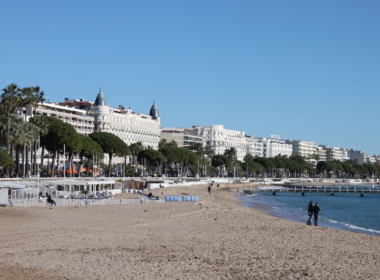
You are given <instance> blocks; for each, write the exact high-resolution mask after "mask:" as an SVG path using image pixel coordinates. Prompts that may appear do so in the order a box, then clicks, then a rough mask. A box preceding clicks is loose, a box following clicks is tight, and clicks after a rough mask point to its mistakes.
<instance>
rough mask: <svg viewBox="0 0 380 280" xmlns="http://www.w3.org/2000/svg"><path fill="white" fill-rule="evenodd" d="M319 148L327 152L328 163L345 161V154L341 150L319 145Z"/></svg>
mask: <svg viewBox="0 0 380 280" xmlns="http://www.w3.org/2000/svg"><path fill="white" fill-rule="evenodd" d="M319 147H320V148H322V149H323V150H325V151H326V161H334V160H339V161H343V154H344V153H343V150H342V149H341V148H336V147H330V146H328V145H319Z"/></svg>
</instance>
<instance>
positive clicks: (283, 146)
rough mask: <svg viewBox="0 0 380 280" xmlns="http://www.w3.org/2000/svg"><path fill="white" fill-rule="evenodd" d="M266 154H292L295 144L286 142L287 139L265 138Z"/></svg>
mask: <svg viewBox="0 0 380 280" xmlns="http://www.w3.org/2000/svg"><path fill="white" fill-rule="evenodd" d="M263 143H264V146H265V147H264V156H265V157H267V158H272V157H276V156H278V155H281V156H291V155H292V153H293V146H292V145H290V144H287V143H285V140H278V139H268V138H263Z"/></svg>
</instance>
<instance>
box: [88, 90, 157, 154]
mask: <svg viewBox="0 0 380 280" xmlns="http://www.w3.org/2000/svg"><path fill="white" fill-rule="evenodd" d="M87 115H88V116H90V117H92V118H93V120H94V131H95V132H100V131H102V132H109V133H112V134H114V135H116V136H118V137H119V138H120V139H122V140H123V141H124V142H125V143H126V144H128V145H130V144H132V143H136V142H141V143H142V144H143V145H144V146H145V147H151V148H152V149H155V150H157V149H158V142H159V141H160V116H159V112H158V109H157V106H156V104H153V106H152V108H151V109H150V115H145V114H141V113H136V112H133V111H132V110H131V109H126V108H125V107H123V106H120V105H119V107H118V108H113V107H110V106H108V105H107V104H106V100H105V97H104V94H103V93H102V91H101V90H100V92H99V94H98V96H97V97H96V100H95V103H94V105H93V106H91V107H90V108H89V110H88V111H87Z"/></svg>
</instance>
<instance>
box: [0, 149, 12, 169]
mask: <svg viewBox="0 0 380 280" xmlns="http://www.w3.org/2000/svg"><path fill="white" fill-rule="evenodd" d="M0 166H1V167H2V168H3V169H4V168H10V169H14V168H15V164H14V162H13V160H12V158H11V157H10V155H8V154H7V153H4V152H3V151H0Z"/></svg>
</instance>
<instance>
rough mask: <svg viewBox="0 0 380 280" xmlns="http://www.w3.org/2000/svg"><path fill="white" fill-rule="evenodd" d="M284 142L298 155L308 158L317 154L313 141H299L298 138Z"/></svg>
mask: <svg viewBox="0 0 380 280" xmlns="http://www.w3.org/2000/svg"><path fill="white" fill-rule="evenodd" d="M285 143H286V144H290V145H292V149H293V155H295V156H296V155H300V156H303V157H306V158H310V157H311V156H313V155H316V154H317V148H316V146H315V143H314V142H307V141H300V140H285Z"/></svg>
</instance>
